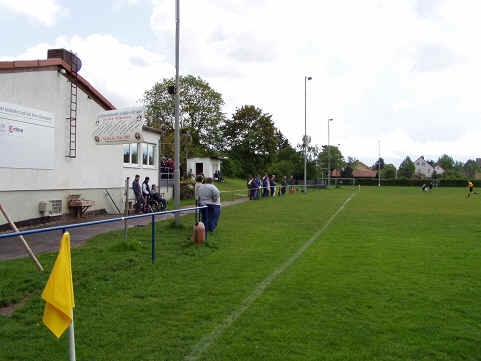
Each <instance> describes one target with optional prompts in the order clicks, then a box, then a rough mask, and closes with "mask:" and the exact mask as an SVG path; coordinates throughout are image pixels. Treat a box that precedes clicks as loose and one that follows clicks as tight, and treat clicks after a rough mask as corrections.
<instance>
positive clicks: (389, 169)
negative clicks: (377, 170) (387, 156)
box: [381, 164, 396, 179]
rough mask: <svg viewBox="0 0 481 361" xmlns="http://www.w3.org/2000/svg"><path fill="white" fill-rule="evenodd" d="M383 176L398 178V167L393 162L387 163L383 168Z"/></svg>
mask: <svg viewBox="0 0 481 361" xmlns="http://www.w3.org/2000/svg"><path fill="white" fill-rule="evenodd" d="M381 178H383V179H394V178H396V167H395V166H394V165H392V164H386V165H385V166H384V168H383V169H382V170H381Z"/></svg>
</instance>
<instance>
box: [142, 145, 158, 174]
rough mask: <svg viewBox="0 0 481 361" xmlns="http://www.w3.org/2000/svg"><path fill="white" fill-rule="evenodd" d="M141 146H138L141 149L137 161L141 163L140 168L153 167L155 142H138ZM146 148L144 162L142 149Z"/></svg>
mask: <svg viewBox="0 0 481 361" xmlns="http://www.w3.org/2000/svg"><path fill="white" fill-rule="evenodd" d="M140 144H141V146H140V147H139V148H140V150H141V153H140V155H141V157H140V158H139V161H140V162H139V163H140V164H141V165H142V168H155V144H153V143H140ZM144 147H146V149H147V163H144V150H145V148H144ZM149 149H151V151H152V161H151V162H150V161H149V159H150V157H149V154H150V152H149Z"/></svg>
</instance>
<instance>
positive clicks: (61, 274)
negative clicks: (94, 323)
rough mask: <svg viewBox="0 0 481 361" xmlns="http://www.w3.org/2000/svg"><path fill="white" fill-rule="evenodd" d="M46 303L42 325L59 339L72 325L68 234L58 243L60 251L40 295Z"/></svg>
mask: <svg viewBox="0 0 481 361" xmlns="http://www.w3.org/2000/svg"><path fill="white" fill-rule="evenodd" d="M42 298H43V299H44V300H45V302H47V303H46V304H45V311H44V313H43V323H44V324H45V326H47V327H48V328H49V329H50V331H52V333H53V334H54V335H55V336H57V338H59V337H60V336H62V334H63V333H64V331H65V330H66V329H67V327H68V326H69V325H70V324H71V323H72V317H73V312H72V309H73V308H74V307H75V304H74V297H73V283H72V264H71V262H70V234H69V233H68V232H65V233H64V234H63V237H62V240H61V241H60V250H59V251H58V256H57V260H56V261H55V264H54V266H53V269H52V272H51V273H50V277H49V278H48V281H47V285H46V286H45V289H44V290H43V293H42Z"/></svg>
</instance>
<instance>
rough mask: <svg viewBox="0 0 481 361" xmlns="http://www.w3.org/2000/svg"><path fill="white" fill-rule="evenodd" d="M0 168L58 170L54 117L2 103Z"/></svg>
mask: <svg viewBox="0 0 481 361" xmlns="http://www.w3.org/2000/svg"><path fill="white" fill-rule="evenodd" d="M0 154H2V157H0V167H2V168H31V169H54V168H55V116H54V115H53V114H52V113H48V112H44V111H42V110H38V109H31V108H26V107H23V106H20V105H16V104H9V103H1V102H0Z"/></svg>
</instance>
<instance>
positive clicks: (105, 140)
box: [92, 107, 145, 144]
mask: <svg viewBox="0 0 481 361" xmlns="http://www.w3.org/2000/svg"><path fill="white" fill-rule="evenodd" d="M144 122H145V119H144V108H143V107H132V108H124V109H116V110H109V111H106V112H102V113H100V114H99V115H97V121H96V127H95V129H94V131H93V133H92V136H93V138H94V140H95V143H96V144H128V143H140V142H142V141H143V136H142V126H143V125H144Z"/></svg>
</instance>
